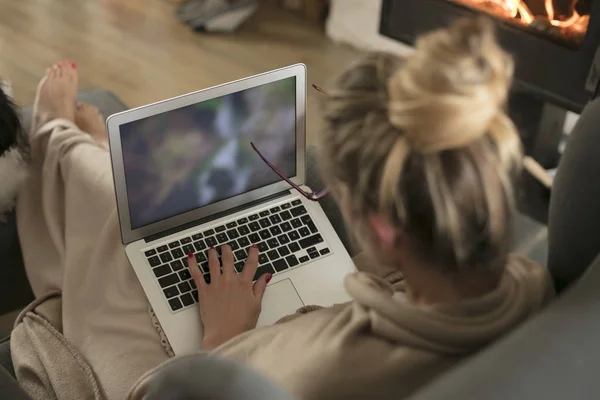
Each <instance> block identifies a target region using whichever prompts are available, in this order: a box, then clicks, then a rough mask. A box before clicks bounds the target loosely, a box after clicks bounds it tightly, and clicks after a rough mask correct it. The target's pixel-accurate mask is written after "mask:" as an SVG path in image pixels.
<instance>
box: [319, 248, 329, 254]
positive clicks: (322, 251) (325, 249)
mask: <svg viewBox="0 0 600 400" xmlns="http://www.w3.org/2000/svg"><path fill="white" fill-rule="evenodd" d="M319 253H320V254H321V255H322V256H324V255H325V254H329V253H330V251H329V249H328V248H324V249H321V251H320V252H319Z"/></svg>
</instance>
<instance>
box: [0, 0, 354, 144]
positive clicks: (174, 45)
mask: <svg viewBox="0 0 600 400" xmlns="http://www.w3.org/2000/svg"><path fill="white" fill-rule="evenodd" d="M174 9H175V3H174V2H172V1H168V0H18V1H17V0H0V76H6V77H8V78H9V79H11V80H12V82H13V86H14V90H15V99H16V101H17V102H18V103H19V104H29V103H31V102H32V101H33V97H34V93H35V88H36V86H37V83H38V81H39V78H40V76H41V75H42V74H43V73H44V71H45V69H46V68H47V67H48V66H49V65H51V64H52V63H54V62H56V61H59V60H62V59H72V60H75V61H77V63H78V65H79V70H80V76H81V88H82V89H85V88H92V87H102V88H105V89H108V90H111V91H113V92H114V93H116V94H117V95H118V96H119V97H121V99H123V101H125V103H127V104H128V105H129V106H132V107H135V106H140V105H144V104H148V103H151V102H155V101H159V100H162V99H165V98H169V97H172V96H176V95H180V94H184V93H187V92H191V91H194V90H198V89H202V88H206V87H210V86H213V85H216V84H220V83H223V82H227V81H230V80H233V79H238V78H241V77H245V76H249V75H252V74H256V73H260V72H264V71H268V70H270V69H274V68H278V67H281V66H285V65H290V64H294V63H305V64H306V65H307V66H308V74H309V75H308V76H309V78H308V81H309V83H317V84H320V85H324V86H326V84H327V82H328V81H329V80H330V79H331V77H332V76H333V75H335V74H336V73H337V72H338V71H339V70H340V69H341V68H342V67H343V66H344V65H347V64H348V63H349V62H351V60H353V59H355V58H356V57H357V56H358V52H357V51H355V50H353V49H350V48H348V47H345V46H341V45H337V44H334V43H332V42H331V41H329V40H328V39H327V38H326V36H325V34H324V32H323V28H322V27H319V26H317V25H314V24H312V23H310V22H308V21H304V20H302V19H301V18H299V17H297V16H295V15H293V14H291V13H289V12H287V11H284V10H281V9H279V8H278V7H276V6H275V5H273V4H272V3H270V2H263V4H262V5H261V7H260V9H259V11H258V12H257V14H255V15H254V16H253V17H252V19H251V20H250V21H248V22H247V23H246V24H245V25H244V26H243V27H242V29H241V30H240V31H238V32H237V33H235V34H232V35H211V34H200V33H194V32H192V31H191V30H190V29H189V28H188V27H186V26H184V25H182V24H181V23H179V21H178V20H177V19H176V18H175V17H174ZM318 96H320V94H318V93H316V92H314V91H313V90H312V89H309V97H308V116H307V119H308V121H307V137H308V142H309V143H311V142H314V141H315V140H316V135H317V132H318V128H319V116H318V103H317V98H318Z"/></svg>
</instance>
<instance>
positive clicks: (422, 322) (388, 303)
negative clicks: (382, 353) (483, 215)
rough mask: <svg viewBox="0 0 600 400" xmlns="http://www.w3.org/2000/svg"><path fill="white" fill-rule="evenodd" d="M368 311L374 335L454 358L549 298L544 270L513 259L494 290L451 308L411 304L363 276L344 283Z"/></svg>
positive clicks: (484, 342)
mask: <svg viewBox="0 0 600 400" xmlns="http://www.w3.org/2000/svg"><path fill="white" fill-rule="evenodd" d="M345 285H346V289H347V291H348V293H349V294H350V296H352V298H353V299H354V300H355V301H356V303H357V304H356V306H357V307H359V308H360V309H361V314H362V313H363V312H364V311H367V315H368V316H369V319H370V325H371V330H372V332H373V333H374V334H375V335H379V336H381V337H384V338H385V339H387V340H390V341H393V342H397V343H402V344H405V345H407V346H410V347H414V348H421V349H423V350H425V351H433V352H436V353H444V354H448V355H458V354H464V353H470V352H473V351H476V350H479V349H481V347H482V346H485V345H487V344H488V343H490V342H491V341H493V340H495V339H497V338H498V337H500V336H502V335H503V334H505V333H506V332H508V331H510V330H511V329H513V328H514V327H515V326H516V325H518V324H520V323H521V322H523V321H524V320H525V319H527V318H528V317H529V316H531V315H532V314H534V313H535V312H537V311H538V310H540V309H541V308H542V307H543V305H544V304H545V303H546V302H547V301H548V300H549V299H550V298H552V296H553V293H554V290H553V288H552V284H551V280H550V275H549V274H548V272H547V270H546V268H545V267H543V266H541V265H539V264H537V263H535V262H532V261H528V260H525V259H523V258H521V257H520V256H517V255H511V256H510V257H509V259H508V263H507V266H506V268H505V271H504V274H503V276H502V278H501V280H500V283H499V285H498V287H497V288H496V289H495V290H494V291H492V292H490V293H488V294H486V295H484V296H481V297H478V298H474V299H468V300H465V301H462V302H459V303H453V304H437V305H429V306H422V305H415V304H412V303H410V302H409V301H408V300H407V299H406V296H405V294H404V293H402V292H395V291H394V289H393V288H392V286H391V285H390V284H389V283H387V282H386V281H384V280H382V279H379V278H377V277H374V276H372V275H368V274H365V273H360V272H359V273H355V274H353V275H350V276H348V277H347V278H346V280H345Z"/></svg>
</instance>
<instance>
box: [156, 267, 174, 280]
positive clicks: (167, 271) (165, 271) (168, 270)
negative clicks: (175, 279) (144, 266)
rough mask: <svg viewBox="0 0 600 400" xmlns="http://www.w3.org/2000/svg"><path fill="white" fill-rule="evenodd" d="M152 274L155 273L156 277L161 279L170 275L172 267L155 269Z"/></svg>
mask: <svg viewBox="0 0 600 400" xmlns="http://www.w3.org/2000/svg"><path fill="white" fill-rule="evenodd" d="M152 272H154V275H156V277H157V278H160V277H161V276H165V275H168V274H170V273H171V267H169V266H168V265H161V266H160V267H156V268H154V269H153V270H152Z"/></svg>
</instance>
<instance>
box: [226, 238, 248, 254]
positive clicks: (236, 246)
mask: <svg viewBox="0 0 600 400" xmlns="http://www.w3.org/2000/svg"><path fill="white" fill-rule="evenodd" d="M243 239H245V238H243ZM228 244H229V247H231V251H236V250H237V249H239V248H240V245H239V244H238V242H236V241H235V240H232V241H231V242H229V243H228Z"/></svg>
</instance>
